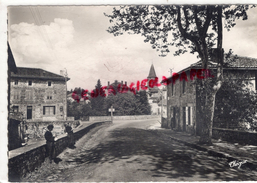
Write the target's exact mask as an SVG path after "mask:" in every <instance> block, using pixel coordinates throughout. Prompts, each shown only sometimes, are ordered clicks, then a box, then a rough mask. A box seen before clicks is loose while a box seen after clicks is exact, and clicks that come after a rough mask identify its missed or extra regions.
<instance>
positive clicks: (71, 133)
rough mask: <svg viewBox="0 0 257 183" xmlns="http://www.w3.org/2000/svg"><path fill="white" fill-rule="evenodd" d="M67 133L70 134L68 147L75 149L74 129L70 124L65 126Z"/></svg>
mask: <svg viewBox="0 0 257 183" xmlns="http://www.w3.org/2000/svg"><path fill="white" fill-rule="evenodd" d="M65 132H66V133H67V134H68V135H67V136H68V143H69V144H68V147H69V148H74V147H75V146H74V145H75V141H74V134H73V130H72V127H71V126H70V125H69V124H68V125H65Z"/></svg>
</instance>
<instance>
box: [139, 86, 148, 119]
mask: <svg viewBox="0 0 257 183" xmlns="http://www.w3.org/2000/svg"><path fill="white" fill-rule="evenodd" d="M136 99H137V100H138V101H139V108H140V113H141V114H144V115H149V114H151V106H150V104H149V101H148V97H147V94H146V91H145V90H141V91H139V92H138V93H137V94H136Z"/></svg>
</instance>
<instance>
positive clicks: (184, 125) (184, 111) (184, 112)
mask: <svg viewBox="0 0 257 183" xmlns="http://www.w3.org/2000/svg"><path fill="white" fill-rule="evenodd" d="M183 131H186V107H183Z"/></svg>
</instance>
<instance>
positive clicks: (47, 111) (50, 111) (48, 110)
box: [43, 106, 55, 116]
mask: <svg viewBox="0 0 257 183" xmlns="http://www.w3.org/2000/svg"><path fill="white" fill-rule="evenodd" d="M43 115H46V116H51V115H55V106H44V107H43Z"/></svg>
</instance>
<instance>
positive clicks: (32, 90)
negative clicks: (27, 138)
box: [10, 78, 66, 122]
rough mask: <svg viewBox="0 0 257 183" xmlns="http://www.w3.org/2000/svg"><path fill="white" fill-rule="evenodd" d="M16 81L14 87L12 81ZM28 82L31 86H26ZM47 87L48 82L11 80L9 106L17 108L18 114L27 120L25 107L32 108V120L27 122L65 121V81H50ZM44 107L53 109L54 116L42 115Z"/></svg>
mask: <svg viewBox="0 0 257 183" xmlns="http://www.w3.org/2000/svg"><path fill="white" fill-rule="evenodd" d="M15 80H18V84H17V85H15V84H14V81H15ZM28 80H31V81H32V85H31V86H28ZM51 83H52V84H51V86H48V80H39V79H21V78H20V79H13V78H12V79H11V93H10V96H11V98H10V104H11V107H12V106H18V110H19V112H22V113H23V117H24V118H25V119H27V107H28V106H30V107H32V119H27V121H31V122H32V121H33V122H34V121H42V120H43V121H54V120H65V118H66V105H65V101H66V100H65V97H66V85H65V81H57V80H55V81H51ZM48 96H50V97H48ZM46 106H53V107H55V114H54V115H46V114H45V115H44V114H43V109H44V107H46Z"/></svg>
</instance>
